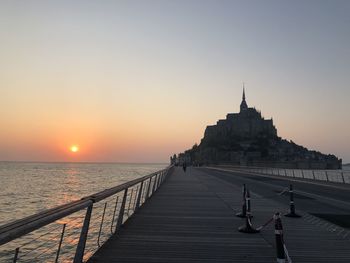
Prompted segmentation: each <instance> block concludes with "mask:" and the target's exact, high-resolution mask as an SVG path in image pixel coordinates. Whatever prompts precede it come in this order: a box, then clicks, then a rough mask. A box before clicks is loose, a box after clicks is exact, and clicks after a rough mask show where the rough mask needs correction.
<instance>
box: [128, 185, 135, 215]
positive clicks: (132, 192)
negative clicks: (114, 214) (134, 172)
mask: <svg viewBox="0 0 350 263" xmlns="http://www.w3.org/2000/svg"><path fill="white" fill-rule="evenodd" d="M133 195H134V189H131V194H130V198H129V205H128V212H127V213H128V217H129V211H130V206H131V202H132V197H133Z"/></svg>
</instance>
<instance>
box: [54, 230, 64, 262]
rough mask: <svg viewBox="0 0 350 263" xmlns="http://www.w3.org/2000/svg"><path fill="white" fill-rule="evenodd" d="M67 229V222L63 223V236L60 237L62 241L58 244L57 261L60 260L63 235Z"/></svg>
mask: <svg viewBox="0 0 350 263" xmlns="http://www.w3.org/2000/svg"><path fill="white" fill-rule="evenodd" d="M65 229H66V224H63V228H62V233H61V238H60V243H59V244H58V248H57V253H56V259H55V263H57V262H58V258H59V257H60V252H61V246H62V241H63V236H64V231H65Z"/></svg>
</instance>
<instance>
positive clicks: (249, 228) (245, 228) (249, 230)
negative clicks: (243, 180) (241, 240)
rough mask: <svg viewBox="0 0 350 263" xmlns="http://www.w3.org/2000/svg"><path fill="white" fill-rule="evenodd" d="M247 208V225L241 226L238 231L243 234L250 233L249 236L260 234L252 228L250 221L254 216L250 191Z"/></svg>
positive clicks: (247, 193) (247, 195) (247, 194)
mask: <svg viewBox="0 0 350 263" xmlns="http://www.w3.org/2000/svg"><path fill="white" fill-rule="evenodd" d="M246 207H247V212H246V217H245V225H243V226H240V227H239V228H238V231H239V232H242V233H249V234H254V233H259V232H260V231H259V230H257V229H255V228H254V227H253V226H252V222H251V221H250V219H251V218H252V216H251V214H250V194H249V190H246Z"/></svg>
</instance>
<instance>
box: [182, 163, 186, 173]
mask: <svg viewBox="0 0 350 263" xmlns="http://www.w3.org/2000/svg"><path fill="white" fill-rule="evenodd" d="M182 169H184V172H185V173H186V163H183V164H182Z"/></svg>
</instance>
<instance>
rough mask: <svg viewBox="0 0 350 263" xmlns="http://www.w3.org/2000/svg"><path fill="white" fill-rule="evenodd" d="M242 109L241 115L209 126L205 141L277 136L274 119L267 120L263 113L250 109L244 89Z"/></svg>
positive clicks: (228, 116) (229, 117) (231, 114)
mask: <svg viewBox="0 0 350 263" xmlns="http://www.w3.org/2000/svg"><path fill="white" fill-rule="evenodd" d="M240 109H241V110H240V112H239V113H229V114H227V116H226V119H225V120H219V121H218V122H217V123H216V125H212V126H207V128H206V130H205V133H204V139H205V140H211V139H215V138H219V137H223V138H225V137H239V138H254V137H257V136H260V135H264V136H272V137H275V136H277V130H276V128H275V126H274V125H273V121H272V119H269V120H265V119H264V118H263V117H262V116H261V112H259V111H257V110H256V109H255V108H248V105H247V102H246V100H245V91H244V88H243V97H242V102H241V106H240Z"/></svg>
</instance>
